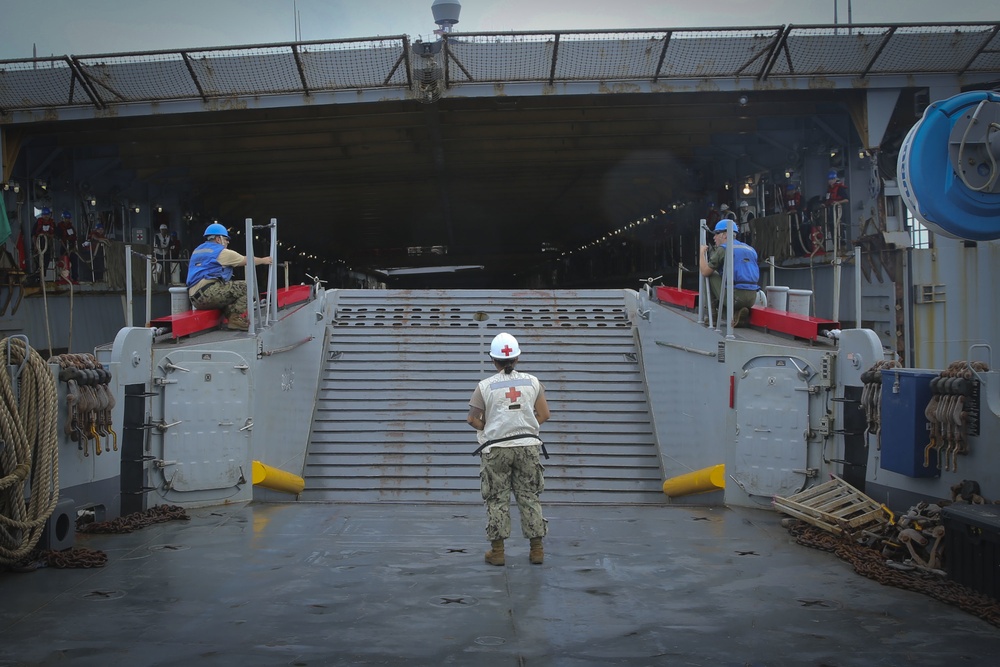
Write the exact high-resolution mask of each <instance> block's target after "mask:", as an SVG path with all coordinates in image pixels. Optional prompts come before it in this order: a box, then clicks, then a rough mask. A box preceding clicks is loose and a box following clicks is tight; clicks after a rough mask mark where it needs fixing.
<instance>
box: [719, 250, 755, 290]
mask: <svg viewBox="0 0 1000 667" xmlns="http://www.w3.org/2000/svg"><path fill="white" fill-rule="evenodd" d="M719 247H720V248H725V247H726V244H725V243H720V244H719ZM758 282H760V267H759V266H757V251H756V250H754V249H753V248H752V247H750V246H748V245H747V244H746V243H741V242H739V241H734V242H733V289H745V290H753V291H755V292H756V291H757V290H758V289H760V286H759V285H758V284H757V283H758Z"/></svg>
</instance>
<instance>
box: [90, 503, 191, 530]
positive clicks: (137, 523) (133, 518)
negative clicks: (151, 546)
mask: <svg viewBox="0 0 1000 667" xmlns="http://www.w3.org/2000/svg"><path fill="white" fill-rule="evenodd" d="M190 518H191V517H189V516H188V514H187V512H186V511H185V510H184V508H183V507H178V506H177V505H157V506H156V507H150V508H149V509H148V510H146V511H145V512H133V513H132V514H128V515H126V516H120V517H118V518H117V519H114V520H113V521H99V522H96V523H88V524H84V525H82V526H80V527H79V528H77V531H78V532H81V533H132V532H135V531H137V530H139V529H140V528H145V527H146V526H151V525H153V524H154V523H164V522H166V521H187V520H188V519H190Z"/></svg>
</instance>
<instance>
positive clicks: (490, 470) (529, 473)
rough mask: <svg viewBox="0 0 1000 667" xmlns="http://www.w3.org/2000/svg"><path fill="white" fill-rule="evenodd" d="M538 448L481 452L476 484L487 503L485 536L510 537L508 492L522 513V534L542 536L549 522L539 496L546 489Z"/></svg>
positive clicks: (505, 448)
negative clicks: (543, 514) (543, 512)
mask: <svg viewBox="0 0 1000 667" xmlns="http://www.w3.org/2000/svg"><path fill="white" fill-rule="evenodd" d="M540 452H541V447H540V446H538V445H530V446H528V447H494V448H493V449H491V450H490V451H489V453H487V454H483V457H482V460H481V462H480V464H479V483H480V486H481V488H482V492H483V500H484V501H485V503H486V537H487V539H490V540H505V539H507V538H508V537H510V492H511V491H513V492H514V498H515V500H517V509H518V511H519V512H520V514H521V533H522V534H523V535H524V537H526V538H527V539H531V538H533V537H545V534H546V533H547V532H548V522H547V521H546V520H545V517H543V516H542V505H541V503H540V502H539V501H538V495H539V494H540V493H541V492H542V489H544V488H545V477H544V472H545V467H544V466H542V463H541V461H540V460H539V458H538V455H539V453H540Z"/></svg>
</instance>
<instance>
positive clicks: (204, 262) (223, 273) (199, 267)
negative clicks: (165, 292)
mask: <svg viewBox="0 0 1000 667" xmlns="http://www.w3.org/2000/svg"><path fill="white" fill-rule="evenodd" d="M223 250H225V248H224V247H223V246H222V245H221V244H219V243H212V242H210V241H206V242H205V243H202V244H201V245H200V246H198V247H197V248H195V249H194V252H192V253H191V264H190V265H189V266H188V277H187V286H188V288H191V287H194V286H195V285H197V284H198V283H199V282H201V281H202V280H205V279H209V280H211V279H215V278H221V279H223V280H226V281H228V280H229V279H230V278H232V277H233V267H231V266H222V265H221V264H219V253H221V252H222V251H223Z"/></svg>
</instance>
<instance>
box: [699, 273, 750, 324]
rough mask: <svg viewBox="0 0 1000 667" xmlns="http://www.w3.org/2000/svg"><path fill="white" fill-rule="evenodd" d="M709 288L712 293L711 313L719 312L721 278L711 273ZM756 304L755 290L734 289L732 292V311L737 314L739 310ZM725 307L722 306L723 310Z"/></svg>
mask: <svg viewBox="0 0 1000 667" xmlns="http://www.w3.org/2000/svg"><path fill="white" fill-rule="evenodd" d="M708 283H709V288H710V289H711V292H712V309H713V310H712V313H713V315H714V314H715V313H717V312H719V293H720V292H722V276H720V275H719V274H718V273H713V274H712V275H711V276H709V278H708ZM755 303H757V290H748V289H736V290H733V310H734V311H736V312H737V313H738V312H740V309H741V308H753V305H754V304H755ZM724 308H725V305H723V309H724Z"/></svg>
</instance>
